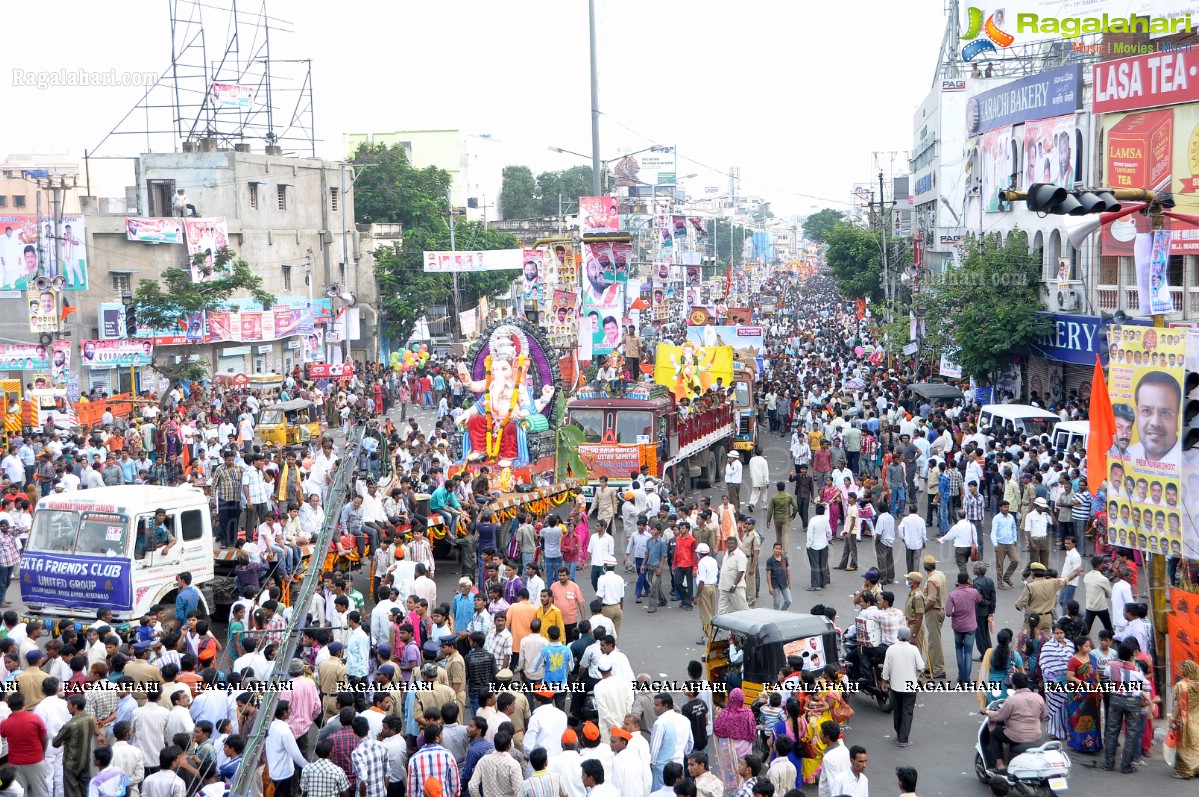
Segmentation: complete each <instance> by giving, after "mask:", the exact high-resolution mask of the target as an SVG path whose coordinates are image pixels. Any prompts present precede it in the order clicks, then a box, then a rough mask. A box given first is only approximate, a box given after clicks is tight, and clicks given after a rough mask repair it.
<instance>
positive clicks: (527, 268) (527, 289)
mask: <svg viewBox="0 0 1199 797" xmlns="http://www.w3.org/2000/svg"><path fill="white" fill-rule="evenodd" d="M521 260H522V261H523V264H522V266H521V269H522V272H523V274H524V279H523V280H521V283H520V288H521V298H522V299H524V301H525V302H526V303H528V304H532V303H533V302H541V301H545V293H544V289H543V288H542V285H543V282H544V281H545V280H544V271H545V263H544V257H543V254H542V252H541V250H540V249H525V250H524V254H523V255H522V256H521Z"/></svg>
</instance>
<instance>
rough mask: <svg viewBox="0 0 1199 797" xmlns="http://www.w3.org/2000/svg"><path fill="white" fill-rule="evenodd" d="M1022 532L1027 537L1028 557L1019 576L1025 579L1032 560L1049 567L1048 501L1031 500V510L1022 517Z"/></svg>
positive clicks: (1041, 499) (1040, 499)
mask: <svg viewBox="0 0 1199 797" xmlns="http://www.w3.org/2000/svg"><path fill="white" fill-rule="evenodd" d="M1024 533H1025V535H1026V536H1027V539H1028V557H1029V558H1028V564H1027V565H1025V566H1024V573H1023V575H1022V576H1021V577H1022V578H1024V579H1027V578H1028V576H1029V573H1031V572H1032V567H1031V566H1032V563H1033V562H1040V563H1041V564H1043V565H1045V567H1046V568H1048V567H1049V502H1048V501H1046V500H1045V499H1044V498H1037V499H1036V500H1034V501H1033V502H1032V511H1030V512H1029V513H1028V515H1026V516H1025V518H1024Z"/></svg>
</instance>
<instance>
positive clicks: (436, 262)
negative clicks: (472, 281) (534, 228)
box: [424, 249, 525, 274]
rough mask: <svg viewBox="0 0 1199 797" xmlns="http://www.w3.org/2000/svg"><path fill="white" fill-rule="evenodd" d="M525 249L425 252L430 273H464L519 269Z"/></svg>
mask: <svg viewBox="0 0 1199 797" xmlns="http://www.w3.org/2000/svg"><path fill="white" fill-rule="evenodd" d="M524 254H525V250H523V249H490V250H488V251H486V252H465V251H459V252H445V251H434V252H425V253H424V260H425V272H426V273H428V274H453V273H455V272H457V273H459V274H464V273H467V272H470V271H519V270H520V269H521V267H522V266H523V265H524Z"/></svg>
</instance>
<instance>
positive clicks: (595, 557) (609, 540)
mask: <svg viewBox="0 0 1199 797" xmlns="http://www.w3.org/2000/svg"><path fill="white" fill-rule="evenodd" d="M587 550H588V551H590V553H591V589H592V591H596V590H598V589H599V579H600V576H601V575H603V573H604V561H605V560H606V559H608V558H609V557H612V559H613V561H615V558H616V543H615V542H614V540H613V537H612V535H611V534H609V533H608V530H607V527H606V526H605V525H604V524H603V523H600V525H599V527H598V528H597V529H596V532H595V533H594V534H592V535H591V540H590V542H589V544H588V547H587Z"/></svg>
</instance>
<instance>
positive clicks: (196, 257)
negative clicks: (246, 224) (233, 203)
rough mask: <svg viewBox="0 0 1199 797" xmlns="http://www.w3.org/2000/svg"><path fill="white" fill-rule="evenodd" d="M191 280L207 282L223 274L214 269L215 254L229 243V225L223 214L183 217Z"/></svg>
mask: <svg viewBox="0 0 1199 797" xmlns="http://www.w3.org/2000/svg"><path fill="white" fill-rule="evenodd" d="M183 231H184V234H185V235H186V237H187V254H188V258H189V260H190V261H191V273H192V282H209V281H211V280H215V279H220V278H221V277H222V276H225V274H223V273H221V272H218V271H217V270H216V255H217V253H218V252H220V251H221V250H222V249H224V248H225V247H227V246H228V245H229V225H228V223H227V222H226V221H225V217H224V216H213V217H212V218H201V217H188V218H185V219H183ZM226 273H227V272H226Z"/></svg>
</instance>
